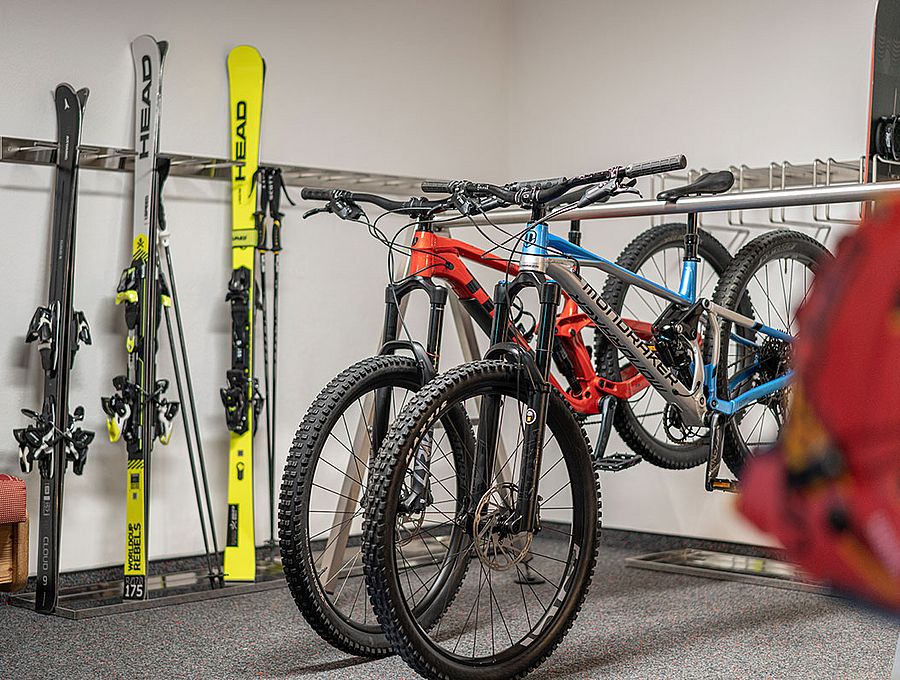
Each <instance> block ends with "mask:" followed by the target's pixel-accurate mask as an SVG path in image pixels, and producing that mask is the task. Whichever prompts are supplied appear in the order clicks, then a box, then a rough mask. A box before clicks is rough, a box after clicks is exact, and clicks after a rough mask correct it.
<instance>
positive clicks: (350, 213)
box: [328, 198, 365, 222]
mask: <svg viewBox="0 0 900 680" xmlns="http://www.w3.org/2000/svg"><path fill="white" fill-rule="evenodd" d="M328 208H329V211H330V212H333V213H334V214H335V215H337V216H338V217H340V218H341V219H342V220H348V221H350V222H356V221H357V220H358V219H359V218H360V217H362V216H363V215H365V213H364V212H363V209H362V208H360V207H359V206H358V205H356V203H353V202H351V201H342V200H341V199H338V198H332V199H331V201H330V202H329V203H328Z"/></svg>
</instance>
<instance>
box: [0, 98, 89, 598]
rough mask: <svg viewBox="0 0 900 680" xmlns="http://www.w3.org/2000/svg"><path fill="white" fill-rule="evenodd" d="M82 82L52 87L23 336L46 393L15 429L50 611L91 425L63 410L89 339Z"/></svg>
mask: <svg viewBox="0 0 900 680" xmlns="http://www.w3.org/2000/svg"><path fill="white" fill-rule="evenodd" d="M87 98H88V90H87V89H82V90H78V92H76V91H75V90H74V89H73V88H72V86H71V85H68V84H66V83H62V84H60V85H58V86H57V88H56V92H55V94H54V99H55V102H56V121H57V130H58V135H59V139H58V143H57V150H56V191H55V194H54V207H53V234H52V241H51V251H50V293H49V296H48V301H47V306H46V307H38V309H37V311H36V312H35V313H34V317H33V318H32V319H31V325H30V326H29V328H28V334H27V335H26V337H25V341H26V342H37V343H38V350H39V351H40V354H41V367H42V368H43V370H44V401H43V405H42V407H41V411H40V413H38V412H36V411H31V410H28V409H23V410H22V413H24V414H25V415H27V416H28V417H29V418H31V419H32V421H33V422H32V424H31V425H29V426H28V427H25V428H22V429H17V430H14V432H13V435H14V436H15V438H16V441H17V442H18V444H19V462H20V464H21V466H22V471H23V472H31V470H32V468H33V466H34V464H35V463H37V466H38V470H39V472H40V475H41V505H40V518H39V525H38V548H37V554H38V564H37V593H36V599H35V610H36V611H38V612H41V613H44V614H50V613H52V612H53V611H54V610H55V609H56V604H57V600H58V597H59V547H60V531H61V525H62V507H63V477H64V475H65V472H66V466H67V463H68V462H70V461H71V462H72V471H73V472H74V473H75V474H77V475H80V474H81V473H82V471H83V470H84V464H85V460H86V458H87V448H88V445H89V444H90V442H91V440H92V439H93V438H94V433H93V432H88V431H85V430H82V429H81V428H80V427H76V424H77V423H78V422H79V421H80V420H82V419H83V418H84V409H83V408H82V407H81V406H78V407H76V408H75V411H74V412H73V413H72V414H70V413H69V371H70V370H71V368H72V363H73V362H74V360H75V353H76V352H77V351H78V346H79V343H80V342H82V343H84V344H86V345H89V344H91V334H90V329H89V328H88V324H87V321H86V320H85V318H84V314H83V313H82V312H76V311H75V310H74V309H73V308H72V306H73V289H74V283H75V215H76V197H77V193H78V151H79V144H80V138H81V119H82V114H83V112H84V105H85V103H86V102H87Z"/></svg>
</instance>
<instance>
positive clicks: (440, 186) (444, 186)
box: [422, 179, 453, 194]
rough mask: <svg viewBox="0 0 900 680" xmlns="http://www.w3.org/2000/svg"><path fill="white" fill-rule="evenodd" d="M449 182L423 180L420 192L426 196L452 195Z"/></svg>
mask: <svg viewBox="0 0 900 680" xmlns="http://www.w3.org/2000/svg"><path fill="white" fill-rule="evenodd" d="M450 185H451V183H450V182H443V181H437V180H427V179H426V180H425V181H424V182H422V191H423V192H425V193H426V194H449V193H453V189H452V188H451V186H450Z"/></svg>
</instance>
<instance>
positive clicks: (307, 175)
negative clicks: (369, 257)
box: [0, 136, 429, 194]
mask: <svg viewBox="0 0 900 680" xmlns="http://www.w3.org/2000/svg"><path fill="white" fill-rule="evenodd" d="M80 151H81V158H80V162H81V169H82V170H109V171H120V172H134V156H135V152H134V150H133V149H125V148H118V147H110V146H92V145H90V144H82V145H81V149H80ZM162 155H164V156H166V157H168V158H170V159H171V161H172V167H171V171H170V174H171V175H172V176H178V177H193V178H197V179H218V180H228V179H231V168H232V167H234V166H235V165H239V162H236V161H231V160H228V159H225V158H213V157H208V156H195V155H188V154H177V153H164V154H162ZM55 160H56V142H53V141H47V140H40V139H24V138H21V137H6V136H4V137H0V162H6V163H23V164H28V165H52V164H53V163H54V162H55ZM260 165H273V166H275V167H279V168H281V172H282V176H283V177H284V181H285V183H286V184H288V185H290V186H314V187H321V188H325V189H332V188H334V189H337V188H340V189H354V190H358V191H371V192H375V193H386V194H415V193H419V192H420V189H419V187H420V185H421V184H422V182H423V181H425V180H426V179H429V178H426V177H408V176H404V175H387V174H380V173H368V172H356V171H348V170H331V169H326V168H313V167H307V166H300V165H281V164H270V163H260Z"/></svg>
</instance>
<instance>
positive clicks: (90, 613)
mask: <svg viewBox="0 0 900 680" xmlns="http://www.w3.org/2000/svg"><path fill="white" fill-rule="evenodd" d="M256 571H257V575H256V581H248V582H246V583H237V582H231V583H226V584H224V585H220V586H218V587H213V586H212V584H211V583H210V579H209V573H208V572H207V571H206V570H203V569H196V570H193V571H179V572H172V573H170V574H154V575H151V576H148V577H147V590H148V592H149V595H150V597H149V599H146V600H123V599H122V591H123V583H124V582H123V581H122V580H117V581H101V582H99V583H90V584H87V585H79V586H69V587H66V588H61V589H60V592H59V604H58V605H57V607H56V611H55V612H54V615H55V616H59V617H61V618H64V619H71V620H74V621H80V620H83V619H94V618H98V617H101V616H111V615H113V614H124V613H126V612H134V611H143V610H145V609H156V608H159V607H168V606H171V605H176V604H185V603H188V602H201V601H204V600H213V599H218V598H221V597H231V596H233V595H246V594H248V593H256V592H261V591H264V590H273V589H275V588H282V587H285V586H287V583H286V582H285V580H284V578H283V577H282V571H281V562H280V560H279V561H269V560H265V561H261V562H259V563H258V565H257V570H256ZM34 599H35V593H33V592H30V593H22V594H20V595H14V596H12V597H10V598H9V603H10V604H11V605H13V606H15V607H22V608H24V609H31V610H34Z"/></svg>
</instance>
